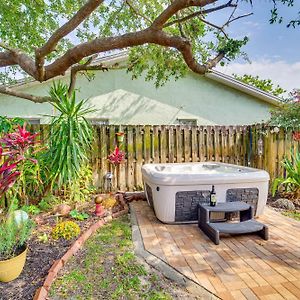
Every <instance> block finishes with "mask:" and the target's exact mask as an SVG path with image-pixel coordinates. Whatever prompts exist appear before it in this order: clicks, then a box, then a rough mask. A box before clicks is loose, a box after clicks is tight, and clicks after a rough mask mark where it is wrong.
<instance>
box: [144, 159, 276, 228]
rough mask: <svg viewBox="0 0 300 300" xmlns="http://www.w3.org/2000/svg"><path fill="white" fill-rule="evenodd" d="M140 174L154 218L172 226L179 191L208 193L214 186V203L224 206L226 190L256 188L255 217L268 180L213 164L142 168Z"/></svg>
mask: <svg viewBox="0 0 300 300" xmlns="http://www.w3.org/2000/svg"><path fill="white" fill-rule="evenodd" d="M207 168H208V169H207ZM209 168H212V169H209ZM221 171H223V172H221ZM142 174H143V180H144V183H146V184H147V185H149V186H150V187H151V189H152V197H153V207H154V211H155V214H156V216H157V218H158V219H159V220H160V221H162V222H164V223H174V222H175V195H176V193H177V192H180V191H197V190H211V187H212V185H214V186H215V190H216V194H217V201H218V202H225V201H226V192H227V190H228V189H237V188H257V189H258V190H259V198H258V204H257V210H256V216H259V215H261V214H262V213H263V209H264V207H265V205H266V202H267V196H268V183H269V179H270V177H269V174H268V173H267V172H266V171H264V170H259V169H254V168H248V167H242V166H237V165H231V164H224V163H215V162H204V163H181V164H180V163H173V164H146V165H144V166H143V167H142Z"/></svg>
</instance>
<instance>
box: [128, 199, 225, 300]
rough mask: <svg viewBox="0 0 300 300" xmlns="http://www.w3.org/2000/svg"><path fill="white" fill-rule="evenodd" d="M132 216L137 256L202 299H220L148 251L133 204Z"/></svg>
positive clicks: (133, 237)
mask: <svg viewBox="0 0 300 300" xmlns="http://www.w3.org/2000/svg"><path fill="white" fill-rule="evenodd" d="M129 207H130V218H131V226H132V241H133V245H134V252H135V254H136V255H137V256H139V257H141V258H142V259H143V260H144V261H145V262H146V263H147V264H149V265H151V266H152V267H153V268H154V269H156V270H158V271H159V272H161V273H162V274H163V275H164V276H165V277H166V278H168V279H170V280H172V281H175V282H176V283H178V284H179V285H181V286H184V287H185V288H186V289H187V291H188V292H190V293H191V294H193V295H195V296H196V297H200V299H207V300H216V299H220V298H219V297H217V296H216V295H214V294H213V293H211V292H210V291H208V290H207V289H205V288H204V287H203V286H201V285H199V284H198V283H196V282H195V281H194V280H192V279H190V278H188V277H186V276H185V275H184V274H182V273H181V272H179V271H177V270H176V269H174V268H173V267H172V266H170V265H169V264H168V263H166V262H164V261H163V260H161V259H160V258H158V257H157V256H155V255H153V254H152V253H150V252H149V251H147V250H146V249H145V247H144V243H143V239H142V235H141V232H140V228H139V225H138V221H137V218H136V213H135V209H134V207H133V205H131V204H129Z"/></svg>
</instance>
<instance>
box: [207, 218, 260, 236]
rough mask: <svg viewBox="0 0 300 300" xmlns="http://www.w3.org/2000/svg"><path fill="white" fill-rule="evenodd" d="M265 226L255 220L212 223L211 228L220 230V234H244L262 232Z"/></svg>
mask: <svg viewBox="0 0 300 300" xmlns="http://www.w3.org/2000/svg"><path fill="white" fill-rule="evenodd" d="M264 226H265V225H264V224H262V223H259V222H257V221H255V220H248V221H244V222H240V223H226V222H222V223H221V222H220V223H210V227H212V228H214V229H215V230H218V231H219V233H229V234H243V233H252V232H257V231H260V230H262V229H263V228H264Z"/></svg>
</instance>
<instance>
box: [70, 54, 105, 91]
mask: <svg viewBox="0 0 300 300" xmlns="http://www.w3.org/2000/svg"><path fill="white" fill-rule="evenodd" d="M93 59H94V57H92V56H91V57H90V58H89V59H88V60H87V62H86V63H84V64H82V65H75V66H73V67H72V68H71V75H70V84H69V89H68V95H69V96H70V95H71V94H72V92H73V90H74V88H75V84H76V78H77V73H78V72H81V71H92V70H102V71H108V68H107V67H105V66H103V64H100V65H93V66H91V65H90V64H91V62H92V61H93Z"/></svg>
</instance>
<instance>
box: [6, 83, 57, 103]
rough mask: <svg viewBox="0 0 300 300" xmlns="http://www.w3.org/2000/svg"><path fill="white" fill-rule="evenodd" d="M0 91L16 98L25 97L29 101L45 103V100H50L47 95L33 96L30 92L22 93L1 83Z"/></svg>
mask: <svg viewBox="0 0 300 300" xmlns="http://www.w3.org/2000/svg"><path fill="white" fill-rule="evenodd" d="M0 93H1V94H5V95H9V96H14V97H18V98H23V99H27V100H30V101H32V102H35V103H45V102H51V101H52V99H51V97H48V96H34V95H31V94H27V93H23V92H19V91H16V90H13V89H11V88H8V87H5V86H2V85H1V86H0Z"/></svg>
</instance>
